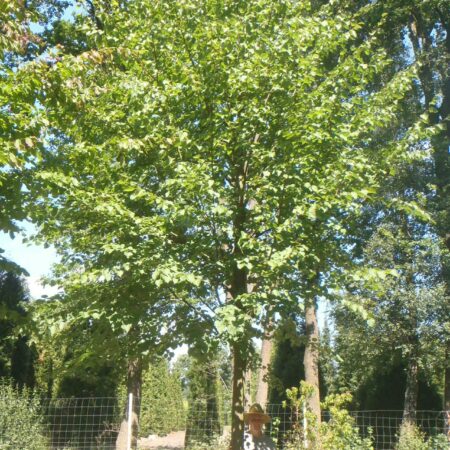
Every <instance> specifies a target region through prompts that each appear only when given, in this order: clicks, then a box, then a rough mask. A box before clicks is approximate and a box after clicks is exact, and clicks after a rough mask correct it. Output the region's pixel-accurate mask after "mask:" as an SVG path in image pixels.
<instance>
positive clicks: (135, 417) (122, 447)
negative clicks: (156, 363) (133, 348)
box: [116, 358, 142, 450]
mask: <svg viewBox="0 0 450 450" xmlns="http://www.w3.org/2000/svg"><path fill="white" fill-rule="evenodd" d="M141 386H142V364H141V361H140V359H138V358H136V359H133V360H130V361H129V362H128V368H127V402H126V405H125V411H124V416H123V420H122V422H121V424H120V429H119V434H118V436H117V440H116V450H126V449H127V437H128V421H129V420H131V432H132V437H131V448H136V447H137V439H138V431H139V413H140V401H141ZM130 394H133V408H132V414H131V417H128V399H129V396H130Z"/></svg>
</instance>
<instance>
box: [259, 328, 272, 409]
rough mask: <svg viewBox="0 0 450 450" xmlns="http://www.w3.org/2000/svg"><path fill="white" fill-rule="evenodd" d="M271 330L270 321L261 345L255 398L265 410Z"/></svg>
mask: <svg viewBox="0 0 450 450" xmlns="http://www.w3.org/2000/svg"><path fill="white" fill-rule="evenodd" d="M271 328H272V322H271V321H270V320H268V321H267V324H266V327H265V330H264V338H263V340H262V344H261V368H260V369H259V374H258V385H257V389H256V398H255V401H256V403H259V404H260V405H261V406H262V407H263V408H264V407H265V406H266V405H267V401H268V397H269V370H270V361H271V358H272V349H273V340H272V338H273V333H272V330H271Z"/></svg>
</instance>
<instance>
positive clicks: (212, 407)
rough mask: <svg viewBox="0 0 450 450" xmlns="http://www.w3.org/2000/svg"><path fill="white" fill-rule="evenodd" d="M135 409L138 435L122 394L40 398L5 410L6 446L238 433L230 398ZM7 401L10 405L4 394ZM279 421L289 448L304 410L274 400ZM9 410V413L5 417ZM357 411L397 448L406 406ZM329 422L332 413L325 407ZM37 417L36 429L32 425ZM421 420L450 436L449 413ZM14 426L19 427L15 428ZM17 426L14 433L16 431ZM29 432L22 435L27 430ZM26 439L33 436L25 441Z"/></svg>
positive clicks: (277, 435)
mask: <svg viewBox="0 0 450 450" xmlns="http://www.w3.org/2000/svg"><path fill="white" fill-rule="evenodd" d="M133 402H134V404H133V405H134V406H133V407H132V411H140V415H141V421H140V427H139V429H138V430H137V435H138V439H137V441H133V440H132V439H128V437H127V433H129V432H130V429H131V428H130V427H127V426H125V427H124V423H125V424H127V423H129V422H127V421H126V418H127V416H128V415H129V414H130V412H131V410H130V409H129V405H128V402H127V399H124V398H123V399H122V398H65V399H64V398H58V399H39V400H38V401H37V402H36V399H33V400H32V401H31V400H30V401H29V402H28V403H27V405H28V406H27V408H28V410H27V411H28V413H21V414H16V416H17V417H14V418H11V417H10V416H11V414H13V413H12V412H13V411H16V412H17V411H19V409H20V408H19V409H18V408H17V407H16V405H10V406H11V407H10V408H7V407H3V408H1V409H0V449H1V450H127V448H128V446H129V448H133V449H139V450H144V449H155V450H156V449H158V450H169V449H171V450H213V449H214V450H222V449H227V442H228V438H229V435H230V432H231V411H230V407H229V404H226V403H220V404H219V403H216V402H215V401H213V400H211V399H210V400H208V399H206V400H203V401H199V402H191V403H188V404H185V405H182V406H181V407H180V408H176V409H174V410H173V411H167V410H164V411H159V412H158V411H156V410H154V409H152V408H151V405H148V404H145V402H143V403H142V404H141V402H140V400H139V399H134V400H133ZM0 404H1V405H5V403H4V399H3V402H2V399H0ZM266 411H267V412H268V414H269V415H270V416H271V417H272V421H271V423H270V424H268V425H267V427H266V433H267V434H269V435H271V436H272V438H273V439H274V440H275V441H276V442H277V443H278V448H279V449H283V447H284V444H285V442H286V436H289V433H290V431H291V430H292V427H293V426H294V424H295V423H297V424H298V423H300V425H302V420H303V419H302V417H301V414H299V413H298V412H297V411H293V410H290V409H288V408H284V407H283V406H282V405H280V404H275V405H267V407H266ZM6 414H8V417H6ZM350 415H351V416H352V417H353V419H354V424H355V426H356V427H358V429H359V434H360V435H361V436H362V437H367V436H370V437H371V438H372V441H373V447H374V449H376V450H392V449H395V447H396V445H397V442H398V439H399V434H400V429H401V425H402V411H353V412H351V413H350ZM322 419H323V420H324V421H325V422H327V421H332V420H333V417H331V416H330V414H329V413H327V412H326V411H325V412H324V414H323V418H322ZM29 422H32V428H30V426H31V424H30V423H29ZM416 424H417V426H418V427H419V429H420V430H421V431H422V432H423V433H424V434H425V435H426V436H429V437H432V436H438V435H441V436H443V439H444V440H445V439H446V437H445V436H444V432H445V424H446V414H445V412H442V411H418V412H417V415H416ZM11 428H14V430H11ZM12 431H13V432H12ZM24 434H25V435H26V436H23V435H24ZM24 442H27V443H26V444H24Z"/></svg>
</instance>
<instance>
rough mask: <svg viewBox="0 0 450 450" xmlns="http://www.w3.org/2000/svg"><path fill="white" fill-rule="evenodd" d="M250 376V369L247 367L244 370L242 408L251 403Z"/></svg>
mask: <svg viewBox="0 0 450 450" xmlns="http://www.w3.org/2000/svg"><path fill="white" fill-rule="evenodd" d="M252 376H253V374H252V369H250V368H248V369H247V370H246V371H245V385H244V409H245V408H247V407H248V405H250V404H251V403H252Z"/></svg>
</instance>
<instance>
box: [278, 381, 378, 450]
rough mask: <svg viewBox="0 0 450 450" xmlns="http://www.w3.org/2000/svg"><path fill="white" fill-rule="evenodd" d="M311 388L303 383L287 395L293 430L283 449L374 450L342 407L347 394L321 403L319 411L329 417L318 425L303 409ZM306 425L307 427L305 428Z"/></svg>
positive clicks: (347, 401)
mask: <svg viewBox="0 0 450 450" xmlns="http://www.w3.org/2000/svg"><path fill="white" fill-rule="evenodd" d="M312 392H313V388H312V387H311V386H310V385H308V384H307V383H305V382H303V381H302V382H301V383H300V388H296V387H294V388H291V389H288V390H287V391H286V396H287V401H285V402H284V404H283V406H284V407H285V408H289V410H290V411H291V415H292V418H293V426H292V430H291V431H289V432H288V434H287V436H286V445H285V447H284V448H286V449H289V450H294V449H295V450H300V449H306V448H308V449H317V450H373V445H372V439H371V437H370V436H369V437H368V438H362V437H361V436H360V434H359V430H358V427H357V426H356V424H355V421H354V419H353V418H352V417H351V416H350V414H349V412H348V411H347V410H346V409H345V408H344V406H345V405H346V404H348V403H350V401H351V396H350V394H333V395H330V396H328V397H327V398H326V399H325V401H324V402H323V403H322V405H321V406H322V409H323V410H324V411H326V412H327V414H329V418H328V420H327V421H323V422H322V423H321V424H320V426H318V425H317V420H316V418H315V415H314V414H312V413H310V412H309V411H308V410H307V409H306V405H307V399H308V398H309V396H311V395H312ZM305 424H306V426H305Z"/></svg>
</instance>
